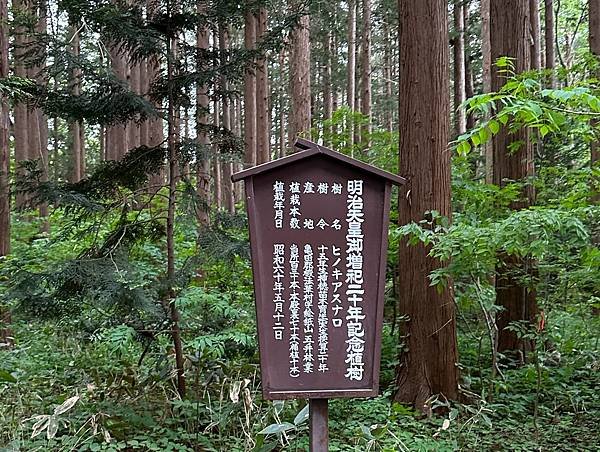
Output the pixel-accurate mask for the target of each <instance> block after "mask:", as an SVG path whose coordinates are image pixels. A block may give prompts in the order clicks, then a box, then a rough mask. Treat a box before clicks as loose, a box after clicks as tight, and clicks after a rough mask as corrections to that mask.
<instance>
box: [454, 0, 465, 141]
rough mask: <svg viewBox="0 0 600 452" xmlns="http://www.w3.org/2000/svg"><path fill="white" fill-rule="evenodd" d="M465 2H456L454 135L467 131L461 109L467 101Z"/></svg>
mask: <svg viewBox="0 0 600 452" xmlns="http://www.w3.org/2000/svg"><path fill="white" fill-rule="evenodd" d="M464 9H465V7H464V5H463V0H454V12H453V19H454V38H453V46H452V49H453V51H454V105H453V107H454V135H455V136H456V137H457V136H459V135H462V134H463V133H465V131H466V116H465V111H464V110H463V109H462V108H460V106H461V105H462V103H463V102H464V101H465V97H466V94H465V80H466V78H465V16H464Z"/></svg>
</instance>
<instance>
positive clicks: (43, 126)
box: [30, 0, 49, 232]
mask: <svg viewBox="0 0 600 452" xmlns="http://www.w3.org/2000/svg"><path fill="white" fill-rule="evenodd" d="M33 7H34V11H35V14H36V17H37V22H36V25H35V31H36V33H37V34H38V35H40V36H43V35H44V34H46V33H47V31H48V24H47V15H48V4H47V2H46V0H41V1H40V2H38V3H37V4H35V5H33ZM37 52H38V54H37V57H38V58H39V62H37V63H36V64H35V65H34V66H33V67H32V68H31V78H33V79H35V81H36V82H37V84H38V85H39V86H45V85H46V83H47V79H46V75H45V73H44V70H45V66H46V47H45V45H42V46H40V47H39V48H38V50H37ZM30 113H31V114H32V115H34V116H35V123H36V124H37V132H36V134H37V139H38V141H37V143H36V144H37V146H38V153H37V155H36V156H35V157H34V158H35V159H37V160H38V168H39V169H40V181H41V182H47V181H48V117H47V116H46V114H45V113H44V112H43V111H42V109H41V108H37V107H36V108H34V109H33V110H32V111H31V112H30ZM30 136H31V135H30ZM37 207H38V212H39V216H40V217H41V218H47V217H48V204H45V203H42V204H39V205H38V206H37ZM48 228H49V224H48V222H47V221H44V222H43V223H42V230H43V231H45V232H47V231H48Z"/></svg>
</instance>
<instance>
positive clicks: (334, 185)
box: [232, 140, 404, 450]
mask: <svg viewBox="0 0 600 452" xmlns="http://www.w3.org/2000/svg"><path fill="white" fill-rule="evenodd" d="M296 147H298V148H300V149H302V150H301V151H300V152H298V153H296V154H292V155H290V156H288V157H285V158H282V159H279V160H275V161H272V162H269V163H265V164H263V165H259V166H256V167H254V168H250V169H248V170H245V171H241V172H239V173H237V174H235V175H233V177H232V179H233V180H234V181H238V180H244V182H245V188H246V206H247V210H248V219H249V226H250V244H251V250H252V268H253V272H254V291H255V297H256V314H257V322H258V339H259V348H260V365H261V374H262V385H263V396H264V397H265V398H266V399H271V400H274V399H291V398H307V399H329V398H334V397H372V396H376V395H377V393H378V380H379V361H380V352H381V328H382V318H383V292H384V285H385V269H386V256H387V234H388V220H389V218H388V213H389V207H390V192H391V185H392V184H402V183H403V182H404V180H403V179H402V178H401V177H399V176H395V175H393V174H390V173H387V172H385V171H382V170H379V169H377V168H375V167H372V166H370V165H367V164H365V163H362V162H360V161H358V160H355V159H352V158H350V157H347V156H345V155H343V154H340V153H338V152H335V151H332V150H330V149H327V148H324V147H322V146H319V145H317V144H315V143H312V142H310V141H307V140H298V142H297V143H296ZM311 408H312V406H311ZM323 409H324V410H325V411H324V413H325V418H326V409H327V405H326V402H325V405H324V408H323ZM311 413H313V410H312V409H311ZM316 414H317V415H319V414H321V417H323V416H322V415H323V411H321V412H319V413H316ZM313 415H314V413H313ZM325 425H326V424H325ZM315 450H324V449H315Z"/></svg>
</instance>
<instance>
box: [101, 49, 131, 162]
mask: <svg viewBox="0 0 600 452" xmlns="http://www.w3.org/2000/svg"><path fill="white" fill-rule="evenodd" d="M109 56H110V63H111V67H112V70H113V72H114V74H115V76H116V77H117V78H118V79H119V80H122V81H123V82H124V81H125V80H126V78H127V71H126V65H125V60H124V57H123V54H122V53H121V52H120V51H119V49H118V48H117V47H116V46H110V48H109ZM106 133H107V136H108V139H107V149H106V151H107V152H106V154H107V159H108V160H121V158H123V156H124V155H125V154H126V153H127V128H126V125H125V124H114V125H110V126H108V127H107V129H106Z"/></svg>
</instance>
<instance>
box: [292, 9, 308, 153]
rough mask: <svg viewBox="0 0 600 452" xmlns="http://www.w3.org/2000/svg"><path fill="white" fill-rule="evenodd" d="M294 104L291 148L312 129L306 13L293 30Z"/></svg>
mask: <svg viewBox="0 0 600 452" xmlns="http://www.w3.org/2000/svg"><path fill="white" fill-rule="evenodd" d="M290 85H291V87H290V90H291V92H292V105H291V112H290V121H289V122H290V123H289V140H288V141H289V144H288V145H289V148H290V150H291V152H296V149H295V148H294V143H296V139H297V138H298V136H299V135H300V133H302V132H306V131H308V130H310V107H311V102H310V17H309V16H307V15H305V16H302V17H301V18H300V20H299V23H298V25H297V26H296V28H294V30H293V31H292V46H291V56H290Z"/></svg>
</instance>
